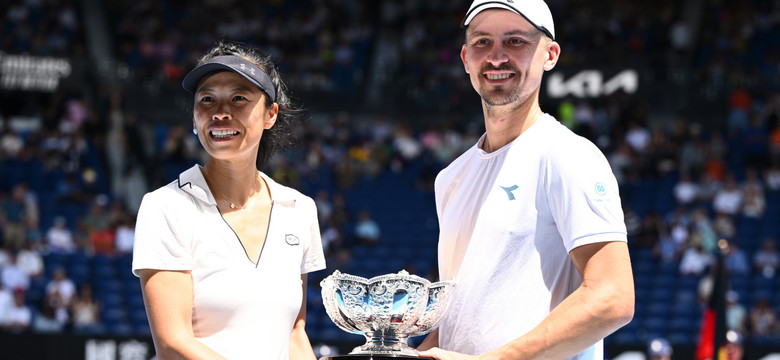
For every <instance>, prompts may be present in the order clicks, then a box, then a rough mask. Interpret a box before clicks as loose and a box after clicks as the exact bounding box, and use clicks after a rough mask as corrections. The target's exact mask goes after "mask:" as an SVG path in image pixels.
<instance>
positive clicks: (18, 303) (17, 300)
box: [0, 289, 32, 333]
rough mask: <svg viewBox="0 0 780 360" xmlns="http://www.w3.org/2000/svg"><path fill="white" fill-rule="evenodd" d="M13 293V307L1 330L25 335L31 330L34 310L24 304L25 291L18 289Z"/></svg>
mask: <svg viewBox="0 0 780 360" xmlns="http://www.w3.org/2000/svg"><path fill="white" fill-rule="evenodd" d="M13 293H14V302H13V306H12V307H11V309H10V311H9V312H8V313H7V314H6V317H5V321H4V322H3V323H2V324H0V329H3V330H5V331H8V332H10V333H23V332H26V331H28V330H29V329H30V324H31V323H32V310H31V309H30V308H29V307H28V306H27V305H26V304H25V302H24V294H25V291H24V290H22V289H16V290H14V292H13Z"/></svg>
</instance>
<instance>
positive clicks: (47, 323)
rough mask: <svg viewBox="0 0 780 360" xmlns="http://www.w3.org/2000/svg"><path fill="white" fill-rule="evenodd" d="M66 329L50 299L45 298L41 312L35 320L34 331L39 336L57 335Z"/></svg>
mask: <svg viewBox="0 0 780 360" xmlns="http://www.w3.org/2000/svg"><path fill="white" fill-rule="evenodd" d="M64 329H65V326H64V324H63V323H62V322H60V321H59V320H57V316H56V309H55V308H54V306H53V305H52V304H51V302H49V301H48V299H46V298H44V300H43V302H42V304H41V311H40V312H38V313H37V314H36V315H35V317H34V318H33V322H32V331H33V332H35V333H39V334H52V333H55V334H56V333H61V332H62V331H63V330H64Z"/></svg>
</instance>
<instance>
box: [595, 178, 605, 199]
mask: <svg viewBox="0 0 780 360" xmlns="http://www.w3.org/2000/svg"><path fill="white" fill-rule="evenodd" d="M596 194H599V195H601V196H604V195H606V194H607V185H604V183H603V182H601V181H599V182H597V183H596Z"/></svg>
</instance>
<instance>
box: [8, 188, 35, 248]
mask: <svg viewBox="0 0 780 360" xmlns="http://www.w3.org/2000/svg"><path fill="white" fill-rule="evenodd" d="M30 207H31V203H30V201H29V200H28V198H27V188H26V186H25V185H24V184H21V183H20V184H17V185H16V186H14V188H13V190H12V191H11V197H10V199H5V200H2V201H0V228H2V230H3V232H2V233H3V242H4V244H5V245H6V246H10V248H11V249H12V250H18V249H21V248H22V247H23V246H24V244H25V243H26V242H27V226H26V225H27V219H28V218H29V216H30V214H31V212H32V211H33V209H31V208H30Z"/></svg>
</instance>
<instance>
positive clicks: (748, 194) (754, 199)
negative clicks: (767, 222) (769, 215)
mask: <svg viewBox="0 0 780 360" xmlns="http://www.w3.org/2000/svg"><path fill="white" fill-rule="evenodd" d="M765 209H766V197H765V196H764V192H763V191H760V190H759V189H756V187H755V186H746V187H745V190H744V197H743V200H742V215H744V216H746V217H749V218H753V219H761V218H762V217H763V216H764V210H765Z"/></svg>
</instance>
